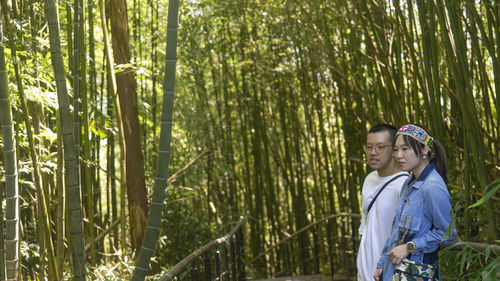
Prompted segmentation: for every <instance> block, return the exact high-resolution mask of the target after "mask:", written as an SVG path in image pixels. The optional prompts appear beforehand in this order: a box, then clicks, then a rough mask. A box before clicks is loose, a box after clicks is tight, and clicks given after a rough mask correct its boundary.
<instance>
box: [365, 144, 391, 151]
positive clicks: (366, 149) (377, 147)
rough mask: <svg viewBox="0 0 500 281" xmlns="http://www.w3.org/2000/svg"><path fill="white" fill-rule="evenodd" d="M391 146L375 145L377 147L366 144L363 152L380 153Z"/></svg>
mask: <svg viewBox="0 0 500 281" xmlns="http://www.w3.org/2000/svg"><path fill="white" fill-rule="evenodd" d="M390 146H392V145H390V144H377V145H371V144H367V145H365V152H367V153H370V152H371V151H372V150H373V149H375V152H377V153H380V152H382V151H384V150H385V149H386V148H387V147H390Z"/></svg>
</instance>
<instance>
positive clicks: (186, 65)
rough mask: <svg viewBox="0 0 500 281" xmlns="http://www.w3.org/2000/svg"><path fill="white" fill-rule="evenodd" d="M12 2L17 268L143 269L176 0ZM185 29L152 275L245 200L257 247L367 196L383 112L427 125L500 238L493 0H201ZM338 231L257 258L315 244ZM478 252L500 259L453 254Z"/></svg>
mask: <svg viewBox="0 0 500 281" xmlns="http://www.w3.org/2000/svg"><path fill="white" fill-rule="evenodd" d="M1 1H2V2H1V3H2V6H1V10H2V24H1V26H2V29H3V38H0V39H2V40H0V42H1V45H0V82H1V83H2V84H1V85H0V103H1V105H2V112H1V115H0V116H1V118H2V129H5V128H7V129H6V130H7V131H8V130H13V131H14V132H15V133H14V136H15V138H14V139H13V140H11V136H10V135H9V134H8V133H7V134H6V133H4V135H3V137H2V139H1V140H2V142H0V152H2V154H4V153H6V155H7V154H8V153H10V156H6V158H5V159H4V158H2V160H0V161H2V162H1V165H0V167H1V170H0V187H1V191H2V192H1V194H2V197H1V198H2V202H5V201H6V203H4V204H3V205H1V206H2V208H5V209H4V210H2V212H4V213H3V214H2V217H3V218H5V220H6V221H5V226H6V227H8V229H6V232H5V236H2V237H1V238H2V239H0V244H1V246H2V247H1V249H5V261H6V264H7V268H6V269H7V272H4V271H3V270H2V271H1V273H2V274H7V275H10V276H16V277H17V278H31V279H29V280H33V279H34V278H35V277H37V278H40V279H43V278H45V279H46V280H56V279H57V278H61V279H62V278H64V276H66V278H68V276H74V278H75V279H77V280H83V279H85V275H87V278H88V279H90V280H95V279H103V280H112V279H116V280H123V279H124V278H129V277H130V275H131V274H132V270H133V260H134V257H136V256H137V255H138V251H139V249H140V245H141V243H142V237H143V235H144V228H145V225H146V220H147V215H148V210H149V206H148V204H149V202H150V201H149V200H150V197H151V193H152V188H153V182H154V174H155V168H156V163H157V158H158V153H157V151H158V142H159V139H160V136H159V134H160V130H159V128H160V123H161V121H160V116H161V106H162V103H161V100H162V95H163V92H162V90H163V88H164V82H163V80H162V78H163V75H164V73H163V69H164V62H165V55H166V53H165V49H166V48H165V42H166V40H167V38H166V34H167V31H166V30H167V20H166V19H167V12H168V11H167V10H168V9H167V7H168V3H167V1H158V0H148V1H139V0H131V1H128V2H125V1H124V0H110V1H106V2H105V1H102V0H101V1H99V2H97V1H89V0H75V1H74V2H70V1H60V2H54V1H51V0H46V1H45V2H38V1H24V0H12V1H10V2H9V1H6V0H1ZM75 15H76V16H75ZM57 27H59V29H58V28H57ZM58 32H59V34H58V35H57V34H56V33H58ZM0 34H2V33H1V32H0ZM177 40H178V41H177V48H178V49H177V68H176V70H177V71H176V91H175V107H174V112H173V121H174V123H173V131H172V135H171V141H172V148H171V160H170V167H169V170H170V173H169V174H172V175H173V176H172V177H171V178H170V179H169V185H168V187H167V190H166V199H165V206H164V209H163V216H162V218H161V221H162V224H161V229H160V233H159V240H158V242H157V243H156V251H155V255H154V259H153V262H152V264H151V269H152V271H151V273H159V272H161V271H162V270H165V269H168V268H169V267H171V266H172V265H173V264H175V263H176V262H177V261H179V260H180V259H182V258H183V257H184V256H186V255H187V254H188V253H190V252H191V251H192V250H194V249H196V248H198V247H199V246H201V245H203V244H204V243H206V242H207V241H209V240H210V239H211V238H213V237H215V236H217V235H218V234H221V233H224V232H225V231H227V230H228V229H229V228H230V227H231V225H232V223H233V222H236V221H239V220H240V218H242V217H246V218H247V223H246V229H245V236H244V237H246V247H247V249H246V255H247V259H249V260H251V259H252V257H256V256H258V255H259V253H261V252H263V251H265V250H266V249H269V248H270V247H272V245H274V244H276V243H277V242H278V241H280V240H281V239H283V238H285V237H288V236H289V235H290V234H291V233H293V232H295V231H297V230H299V229H301V228H303V227H305V226H306V225H308V224H309V223H312V222H314V221H316V220H319V219H321V218H323V217H325V216H328V215H330V214H335V213H341V212H346V213H355V214H356V213H359V212H360V186H361V185H362V182H363V179H364V177H365V176H366V174H367V173H368V172H369V171H368V170H367V168H366V166H365V165H364V164H363V159H364V155H363V144H364V141H365V138H366V131H367V129H368V128H369V127H370V126H372V125H374V124H377V123H381V122H387V123H391V124H394V125H395V126H396V127H397V126H401V125H403V124H405V123H408V122H414V123H420V124H422V125H424V126H425V127H427V128H428V129H429V131H430V132H431V135H433V136H434V137H435V138H436V139H438V140H440V141H441V142H442V143H443V144H444V146H445V149H446V151H447V157H448V169H449V181H450V184H449V188H450V192H451V194H452V205H453V206H454V212H455V221H454V222H455V223H456V226H457V230H458V233H459V237H460V238H461V239H463V240H467V241H479V242H489V243H498V237H499V236H498V231H499V228H498V221H499V213H500V208H499V203H498V202H499V198H498V193H497V195H493V196H492V197H490V199H489V200H488V201H486V203H484V204H482V205H481V206H479V207H475V208H467V207H468V206H470V205H471V204H473V203H474V202H476V201H477V200H478V199H479V198H480V197H482V196H483V195H484V194H486V193H487V192H488V191H490V189H491V188H492V185H489V184H490V183H491V182H493V181H494V180H496V179H498V178H500V164H499V163H500V161H499V157H500V155H499V154H500V131H499V127H500V124H499V123H500V112H499V110H498V109H499V108H500V96H499V95H500V64H499V63H500V58H499V57H500V6H499V4H498V3H497V2H496V1H492V0H483V1H455V0H436V1H426V0H415V1H413V0H408V1H399V0H394V1H381V0H371V1H358V0H355V1H345V0H337V1H317V0H311V1H295V0H289V1H251V0H235V1H213V0H198V1H194V0H189V1H181V2H180V10H179V29H178V39H177ZM2 51H3V52H2ZM3 59H5V66H4V65H3ZM3 69H5V70H6V71H5V72H4V71H3ZM6 86H7V87H6ZM56 89H57V90H56ZM7 95H8V96H9V99H8V100H7V99H5V98H4V97H6V96H7ZM117 96H118V98H117ZM9 108H10V110H11V111H12V117H9V114H8V109H9ZM9 122H12V123H10V124H12V125H10V124H9ZM9 128H11V129H9ZM169 137H170V136H169ZM63 139H64V141H63ZM63 142H64V146H63ZM12 146H14V147H12ZM68 147H74V150H72V149H69V148H68ZM13 149H14V150H13ZM63 149H64V150H63ZM13 151H14V154H13ZM72 151H76V153H77V154H76V155H78V156H79V157H76V155H72V153H73V152H72ZM13 155H14V156H13ZM16 155H17V160H16ZM16 161H17V163H16ZM63 165H66V166H65V168H63ZM13 167H17V170H18V172H17V173H16V172H14V174H15V175H17V176H18V179H19V189H18V192H19V201H20V203H19V204H20V207H19V212H18V217H17V218H15V217H14V218H12V217H9V216H10V215H12V214H14V215H15V214H16V211H15V210H16V207H15V206H16V205H15V204H14V203H13V201H12V200H10V199H9V198H15V196H14V197H12V196H13V193H12V192H14V191H15V190H17V187H16V185H17V182H18V181H17V180H12V177H13V176H12V173H13V172H12V170H11V169H13ZM64 186H66V188H64ZM80 190H81V191H80ZM4 192H5V193H4ZM80 192H81V197H80V196H78V194H80ZM5 198H7V200H6V199H5ZM66 200H67V201H66ZM11 219H14V220H16V219H18V220H19V222H20V229H19V230H18V231H17V234H16V233H13V232H11V231H10V230H9V229H12V228H11V227H9V224H11V223H12V220H11ZM358 226H359V221H358V220H357V219H353V220H344V221H342V222H340V223H338V224H334V225H333V226H332V230H333V235H334V236H335V237H351V238H352V239H349V240H341V239H338V240H335V241H337V242H335V243H336V244H335V251H336V258H337V260H336V261H335V262H336V263H337V264H338V265H339V266H340V267H342V268H343V270H344V271H345V272H346V273H348V272H351V271H352V270H354V269H353V266H354V265H353V261H354V255H353V252H355V249H356V239H355V238H356V237H357V228H358ZM15 232H16V231H15ZM12 235H14V236H16V235H17V236H18V240H17V239H13V236H12ZM325 235H326V234H325V233H323V230H321V229H317V230H315V232H314V235H313V236H314V237H313V236H311V237H309V236H305V235H304V236H302V237H301V238H300V239H299V240H298V242H297V245H295V247H296V249H295V250H297V249H298V251H297V252H295V253H296V254H295V255H296V257H290V255H289V253H287V252H277V253H276V254H272V255H267V256H266V258H265V259H261V260H259V261H258V262H257V263H255V264H252V266H251V268H250V269H249V270H250V276H252V275H253V276H264V275H266V270H268V268H270V265H273V266H277V267H280V266H284V265H285V264H287V263H290V262H291V261H290V259H303V260H305V259H307V258H308V257H309V255H311V252H312V250H311V248H312V241H313V239H316V238H317V237H324V236H325ZM12 241H16V242H15V243H17V244H16V245H14V246H12V245H11V246H9V243H13V242H12ZM340 241H347V242H340ZM16 249H20V250H19V251H18V252H16ZM303 249H306V250H303ZM85 250H86V251H85ZM84 251H85V252H84ZM3 253H4V252H2V255H1V258H4V256H3ZM13 254H14V256H13ZM15 255H19V270H16V267H17V265H15V263H16V259H17V258H16V256H15ZM70 257H71V258H70ZM464 259H465V260H467V261H469V262H470V264H471V265H470V268H469V269H468V270H469V272H470V273H469V274H470V276H472V277H477V276H480V275H479V274H480V272H481V270H482V269H483V268H485V267H486V265H487V264H488V263H489V262H490V261H491V260H489V256H486V257H484V256H482V255H481V254H478V253H471V252H470V251H469V252H467V251H464V252H461V253H460V255H458V257H457V255H456V254H449V255H444V256H443V258H442V259H441V263H442V264H445V265H447V264H448V265H451V264H454V263H455V264H456V263H460V261H462V264H463V260H464ZM2 264H3V263H2ZM85 267H86V270H85ZM444 268H445V270H444V273H445V277H446V276H457V275H456V274H457V273H456V272H455V271H456V270H462V271H463V270H464V269H463V268H462V269H459V268H456V267H454V268H453V269H451V268H449V269H446V266H445V267H444ZM2 269H3V266H2ZM109 269H112V270H109ZM304 270H306V269H304ZM321 270H322V271H327V270H328V269H326V268H322V269H321ZM299 273H308V272H299ZM447 274H448V275H447ZM474 274H476V275H474ZM2 277H3V276H2ZM451 279H453V278H451Z"/></svg>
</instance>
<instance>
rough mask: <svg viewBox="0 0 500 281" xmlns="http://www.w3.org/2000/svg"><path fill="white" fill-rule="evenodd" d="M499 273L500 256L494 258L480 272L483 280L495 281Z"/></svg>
mask: <svg viewBox="0 0 500 281" xmlns="http://www.w3.org/2000/svg"><path fill="white" fill-rule="evenodd" d="M498 274H500V257H498V258H496V259H494V260H493V261H492V262H491V263H490V264H488V266H486V268H485V269H484V271H483V272H482V273H481V276H482V280H483V281H496V280H498V279H497V278H496V277H497V275H498Z"/></svg>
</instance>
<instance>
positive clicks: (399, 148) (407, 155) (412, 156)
mask: <svg viewBox="0 0 500 281" xmlns="http://www.w3.org/2000/svg"><path fill="white" fill-rule="evenodd" d="M394 158H395V159H396V163H397V164H398V167H399V169H400V170H401V171H410V172H411V171H413V170H415V169H417V168H418V167H419V166H420V165H421V161H420V157H419V156H418V155H417V154H416V153H415V151H413V149H412V148H411V146H410V145H409V144H406V143H405V142H404V139H403V136H402V135H398V136H397V137H396V142H395V143H394Z"/></svg>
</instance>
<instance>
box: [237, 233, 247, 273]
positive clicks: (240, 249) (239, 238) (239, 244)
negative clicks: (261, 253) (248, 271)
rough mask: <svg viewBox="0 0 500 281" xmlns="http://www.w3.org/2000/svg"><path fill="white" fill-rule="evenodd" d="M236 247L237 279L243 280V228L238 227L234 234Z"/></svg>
mask: <svg viewBox="0 0 500 281" xmlns="http://www.w3.org/2000/svg"><path fill="white" fill-rule="evenodd" d="M236 245H237V246H236V247H237V251H236V252H237V253H238V277H239V278H238V280H239V281H245V265H244V264H243V259H244V257H245V249H244V247H243V230H242V229H241V228H240V229H239V230H238V232H237V234H236Z"/></svg>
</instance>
